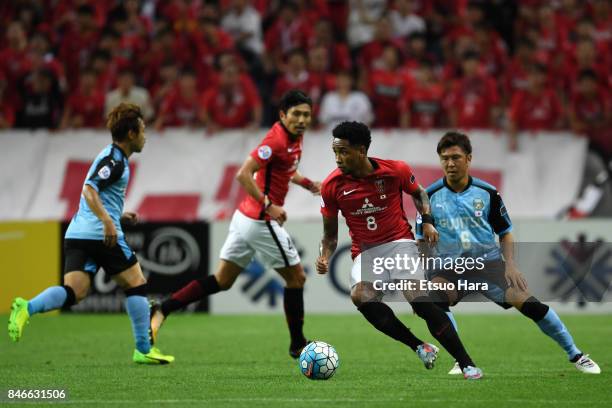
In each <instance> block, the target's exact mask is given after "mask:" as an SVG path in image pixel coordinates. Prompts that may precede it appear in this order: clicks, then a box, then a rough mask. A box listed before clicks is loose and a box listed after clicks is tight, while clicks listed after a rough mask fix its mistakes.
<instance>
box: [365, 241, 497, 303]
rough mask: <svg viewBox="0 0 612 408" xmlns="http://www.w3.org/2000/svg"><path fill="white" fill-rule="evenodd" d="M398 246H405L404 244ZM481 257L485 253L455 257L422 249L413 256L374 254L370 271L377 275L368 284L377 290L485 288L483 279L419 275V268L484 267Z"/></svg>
mask: <svg viewBox="0 0 612 408" xmlns="http://www.w3.org/2000/svg"><path fill="white" fill-rule="evenodd" d="M402 246H406V247H407V248H409V246H407V245H406V244H404V245H402ZM402 246H400V247H402ZM395 249H397V248H395ZM485 261H486V259H485V257H471V256H465V257H463V256H459V257H456V258H455V257H450V256H447V257H440V256H428V255H426V254H424V253H420V254H418V255H417V256H414V254H413V253H407V252H404V253H395V254H392V255H391V256H375V257H373V258H372V259H371V262H372V264H371V265H372V273H373V274H374V275H378V276H379V279H375V280H374V281H373V282H372V284H373V286H374V289H376V290H381V291H416V290H422V291H429V290H488V283H487V282H470V281H468V280H466V279H457V280H456V281H455V282H432V281H430V280H428V279H425V277H424V276H423V271H443V272H447V273H454V274H458V275H461V274H463V273H465V272H467V271H470V272H474V271H484V270H485V268H486V264H485ZM407 274H409V275H410V276H408V275H407Z"/></svg>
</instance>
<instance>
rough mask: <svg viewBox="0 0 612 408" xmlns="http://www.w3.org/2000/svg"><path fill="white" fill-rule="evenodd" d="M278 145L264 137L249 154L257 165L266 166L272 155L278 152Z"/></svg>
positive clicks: (272, 157)
mask: <svg viewBox="0 0 612 408" xmlns="http://www.w3.org/2000/svg"><path fill="white" fill-rule="evenodd" d="M279 149H280V146H279V144H278V143H277V142H275V141H274V140H273V139H272V138H270V137H265V138H264V139H263V140H262V141H261V143H260V144H259V145H258V146H257V147H256V148H255V149H253V151H251V154H250V156H251V157H252V158H253V159H255V161H256V162H257V164H259V167H265V166H267V165H268V164H269V163H270V162H271V161H272V160H273V159H274V155H275V154H277V153H279Z"/></svg>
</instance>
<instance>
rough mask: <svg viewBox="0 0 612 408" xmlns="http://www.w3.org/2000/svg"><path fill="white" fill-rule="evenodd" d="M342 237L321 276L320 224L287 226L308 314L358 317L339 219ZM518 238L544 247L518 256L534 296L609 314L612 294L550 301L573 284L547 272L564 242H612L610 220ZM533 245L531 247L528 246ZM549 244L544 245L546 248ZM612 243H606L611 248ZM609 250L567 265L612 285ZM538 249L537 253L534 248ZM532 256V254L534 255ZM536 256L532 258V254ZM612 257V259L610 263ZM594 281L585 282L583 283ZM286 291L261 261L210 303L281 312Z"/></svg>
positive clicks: (469, 307) (469, 306)
mask: <svg viewBox="0 0 612 408" xmlns="http://www.w3.org/2000/svg"><path fill="white" fill-rule="evenodd" d="M228 226H229V223H228V222H216V223H213V224H212V225H211V229H210V231H211V235H210V240H209V242H210V269H209V272H210V273H214V271H215V270H216V267H217V263H218V258H219V251H220V249H221V246H222V245H223V242H224V241H225V237H226V236H227V231H228ZM339 227H340V228H339V232H338V250H337V251H336V254H334V258H333V259H332V261H331V263H330V272H329V273H328V274H327V275H318V274H317V273H316V270H315V269H314V264H315V260H316V257H317V255H318V246H319V242H320V240H321V234H322V229H323V227H322V223H321V222H320V221H318V222H315V221H312V222H299V221H289V222H287V224H286V228H287V230H288V231H289V233H290V234H291V237H292V239H293V240H294V242H295V245H296V247H297V248H298V250H299V251H300V255H301V257H302V265H303V266H304V268H305V270H306V272H307V275H306V276H307V279H306V285H305V288H304V305H305V310H306V313H346V312H351V313H353V312H357V310H356V308H355V306H354V305H353V304H352V302H351V299H350V297H349V291H350V284H349V273H350V270H351V266H352V261H351V257H350V239H349V236H348V230H347V228H346V225H345V224H344V220H343V219H342V218H341V219H340V225H339ZM514 234H515V237H517V238H518V239H520V242H522V243H520V244H518V245H529V247H530V248H534V245H538V244H533V243H542V244H539V245H541V247H542V248H544V251H542V253H541V254H537V256H536V257H535V259H534V257H533V256H531V257H529V256H521V254H520V253H519V254H518V261H519V267H520V268H521V270H522V272H523V274H524V275H525V278H526V279H527V282H528V285H529V287H530V290H531V292H532V293H533V294H536V293H540V294H541V293H546V295H545V296H542V297H541V301H543V302H544V303H547V304H549V305H551V306H553V307H554V308H555V309H556V310H557V311H559V312H562V313H568V312H569V313H580V312H588V313H610V312H612V303H611V302H610V293H609V292H608V293H607V297H604V302H603V303H596V302H585V303H581V302H580V293H579V291H576V290H575V291H573V292H571V293H570V294H569V296H568V298H567V300H566V301H565V302H559V301H552V302H551V301H550V300H551V299H560V296H561V295H562V293H563V291H565V290H567V288H568V287H569V286H571V285H565V286H561V287H559V289H558V290H557V289H556V286H555V284H556V282H557V279H558V277H557V276H555V275H552V274H550V273H548V271H549V270H551V269H555V268H557V269H558V268H559V266H560V265H559V259H558V258H557V257H556V254H555V251H557V250H559V248H561V247H562V241H569V242H572V243H576V242H580V241H581V240H585V241H587V242H597V241H601V242H605V243H612V221H597V222H595V221H575V222H559V221H539V222H531V221H529V222H527V221H522V222H521V221H518V222H515V224H514ZM524 243H531V244H524ZM544 243H545V244H544ZM609 246H610V244H607V247H609ZM607 247H605V246H602V247H601V248H600V250H599V251H598V252H596V253H595V254H594V255H591V257H590V258H589V259H587V260H581V254H574V256H573V257H571V256H568V255H567V254H565V255H564V259H565V260H568V259H569V261H570V262H567V263H566V265H564V268H567V265H571V266H573V267H576V268H578V269H579V268H580V267H581V264H580V263H581V262H583V263H586V264H588V265H590V266H592V265H595V264H597V263H598V262H600V263H601V264H602V266H601V267H600V270H601V271H602V273H601V275H602V276H603V277H604V279H607V282H610V281H612V257H608V255H609V252H610V251H608V250H607ZM535 248H538V247H537V246H535ZM531 252H533V251H531ZM531 255H532V254H531ZM608 258H610V259H608ZM591 278H592V276H591V277H586V278H585V282H586V283H588V282H587V280H590V279H591ZM283 287H284V281H283V279H282V278H281V277H280V275H278V274H277V273H276V272H275V271H273V270H266V269H265V268H264V267H263V266H262V264H261V263H260V262H258V261H257V260H256V261H255V262H253V263H251V265H249V267H248V268H247V269H246V270H245V271H244V272H243V273H242V274H241V275H240V276H239V277H238V279H237V280H236V282H235V283H234V286H233V287H232V288H231V289H230V290H228V291H227V292H223V293H220V294H216V295H214V296H212V297H211V298H210V310H211V312H212V313H216V314H242V313H283ZM389 305H390V306H391V307H392V308H393V309H395V310H397V311H401V312H409V311H411V308H410V306H409V305H408V304H406V303H403V302H391V303H389ZM453 310H456V311H458V312H467V313H504V312H505V313H508V312H507V311H504V309H502V308H501V307H499V306H497V305H496V304H494V303H490V302H487V303H482V302H477V303H475V302H463V303H460V304H459V305H458V306H457V307H455V308H453ZM510 313H512V312H510Z"/></svg>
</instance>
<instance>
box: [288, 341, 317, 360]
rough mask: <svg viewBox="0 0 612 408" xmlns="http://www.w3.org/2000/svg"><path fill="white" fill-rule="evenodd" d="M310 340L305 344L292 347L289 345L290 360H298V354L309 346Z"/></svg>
mask: <svg viewBox="0 0 612 408" xmlns="http://www.w3.org/2000/svg"><path fill="white" fill-rule="evenodd" d="M311 342H312V340H306V341H305V343H300V344H298V345H294V344H293V343H291V345H290V346H289V355H290V356H291V358H298V357H299V356H300V354H302V350H303V349H304V347H306V345H307V344H310V343H311Z"/></svg>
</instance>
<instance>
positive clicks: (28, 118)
mask: <svg viewBox="0 0 612 408" xmlns="http://www.w3.org/2000/svg"><path fill="white" fill-rule="evenodd" d="M0 21H1V22H2V27H3V28H4V29H3V32H2V33H1V35H0V106H1V108H0V128H10V127H17V128H51V129H57V128H59V129H66V128H80V127H89V128H96V127H101V126H103V125H104V113H105V112H108V111H109V109H111V108H112V107H113V106H114V105H116V104H117V103H119V102H120V101H124V100H129V101H133V102H136V103H138V104H139V105H141V106H142V107H143V110H144V114H145V117H146V119H147V120H148V121H149V123H150V124H152V125H154V126H155V128H157V129H160V130H161V129H163V128H166V127H181V126H188V127H206V128H207V129H208V130H209V131H211V132H212V131H215V130H218V129H225V128H246V127H259V126H264V125H269V124H270V123H271V122H272V121H274V118H275V117H277V116H276V112H275V110H276V108H275V104H276V102H277V101H278V100H279V98H280V96H281V95H282V93H283V92H285V91H286V90H288V89H291V88H300V89H303V90H305V91H306V92H307V93H308V94H309V95H310V96H311V98H312V99H313V101H314V104H315V109H314V116H315V120H316V126H330V125H333V124H334V123H337V122H339V121H342V120H347V119H358V120H362V121H364V122H367V123H369V124H371V125H372V126H374V127H380V128H398V127H401V128H417V129H429V128H437V127H458V128H464V129H473V128H489V129H502V130H507V131H509V132H510V134H515V133H516V132H517V131H519V130H533V131H536V130H542V129H545V130H549V129H550V130H553V129H572V130H574V131H575V132H577V133H580V134H586V135H588V136H589V137H590V139H591V141H592V143H593V144H595V145H596V146H597V148H598V149H600V150H602V151H603V152H605V154H606V155H607V156H608V157H612V131H611V128H612V125H611V112H612V107H611V106H610V98H609V96H608V95H609V91H610V85H611V84H612V70H611V69H610V67H612V5H611V2H610V0H516V1H505V0H497V1H484V0H483V1H473V0H471V1H468V0H454V1H446V0H296V1H292V0H287V1H285V0H283V1H280V0H217V1H205V0H165V1H162V0H114V1H113V0H37V1H35V0H13V1H8V2H2V4H0Z"/></svg>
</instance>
